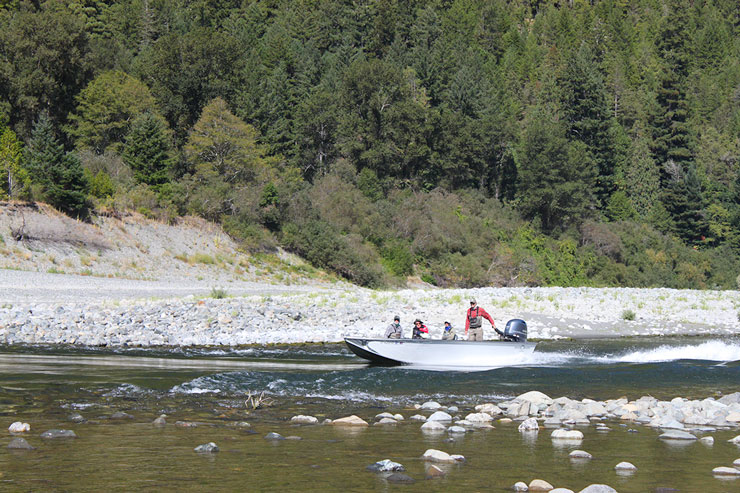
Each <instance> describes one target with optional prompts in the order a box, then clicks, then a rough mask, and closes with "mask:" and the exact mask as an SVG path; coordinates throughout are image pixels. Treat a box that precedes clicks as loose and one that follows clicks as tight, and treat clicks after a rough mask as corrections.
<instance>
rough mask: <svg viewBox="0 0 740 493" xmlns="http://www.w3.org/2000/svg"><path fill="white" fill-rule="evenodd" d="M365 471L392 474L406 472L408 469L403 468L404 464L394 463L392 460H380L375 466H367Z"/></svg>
mask: <svg viewBox="0 0 740 493" xmlns="http://www.w3.org/2000/svg"><path fill="white" fill-rule="evenodd" d="M365 469H367V470H368V471H370V472H392V471H405V470H406V468H405V467H403V465H402V464H399V463H398V462H393V461H392V460H390V459H383V460H379V461H378V462H376V463H375V464H371V465H369V466H367V467H366V468H365Z"/></svg>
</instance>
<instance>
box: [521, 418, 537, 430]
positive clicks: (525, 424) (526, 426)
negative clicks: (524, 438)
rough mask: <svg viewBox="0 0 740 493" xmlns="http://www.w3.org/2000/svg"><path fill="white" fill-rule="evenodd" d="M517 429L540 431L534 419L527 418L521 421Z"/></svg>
mask: <svg viewBox="0 0 740 493" xmlns="http://www.w3.org/2000/svg"><path fill="white" fill-rule="evenodd" d="M518 429H519V431H536V430H539V429H540V425H539V424H538V423H537V420H536V419H535V418H527V419H525V420H524V421H522V424H520V425H519V428H518Z"/></svg>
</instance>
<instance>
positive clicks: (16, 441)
mask: <svg viewBox="0 0 740 493" xmlns="http://www.w3.org/2000/svg"><path fill="white" fill-rule="evenodd" d="M8 448H9V449H13V450H33V449H34V447H32V446H31V444H30V443H28V442H27V441H26V439H25V438H21V437H15V438H13V439H12V440H11V441H10V443H9V444H8Z"/></svg>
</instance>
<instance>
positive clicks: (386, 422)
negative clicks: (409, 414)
mask: <svg viewBox="0 0 740 493" xmlns="http://www.w3.org/2000/svg"><path fill="white" fill-rule="evenodd" d="M375 424H376V425H397V424H398V421H396V420H395V419H393V418H382V419H381V420H380V421H378V422H377V423H375Z"/></svg>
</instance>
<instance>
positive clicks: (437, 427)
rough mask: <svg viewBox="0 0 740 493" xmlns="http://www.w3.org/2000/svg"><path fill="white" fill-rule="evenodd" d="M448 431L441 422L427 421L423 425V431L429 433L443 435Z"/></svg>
mask: <svg viewBox="0 0 740 493" xmlns="http://www.w3.org/2000/svg"><path fill="white" fill-rule="evenodd" d="M446 429H447V427H446V426H445V425H443V424H442V423H441V422H440V421H427V422H426V423H424V424H423V425H421V431H424V432H427V433H442V432H444V431H445V430H446Z"/></svg>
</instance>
